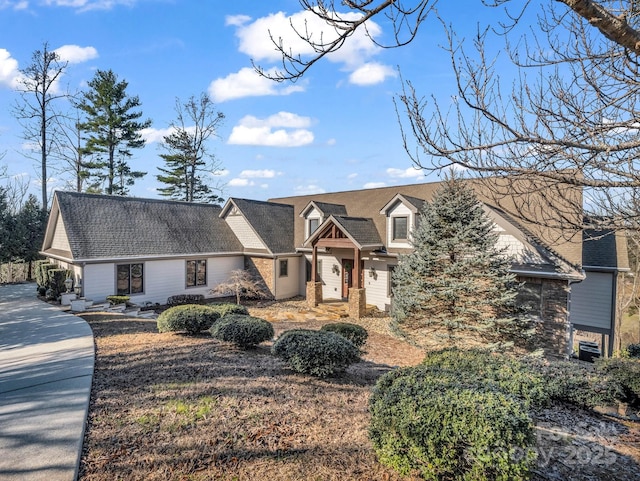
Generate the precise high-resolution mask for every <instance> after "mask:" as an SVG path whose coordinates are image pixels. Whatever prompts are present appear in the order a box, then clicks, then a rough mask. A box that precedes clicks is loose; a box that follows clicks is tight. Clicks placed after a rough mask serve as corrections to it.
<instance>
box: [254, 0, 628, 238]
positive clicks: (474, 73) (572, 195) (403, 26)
mask: <svg viewBox="0 0 640 481" xmlns="http://www.w3.org/2000/svg"><path fill="white" fill-rule="evenodd" d="M483 3H484V4H485V5H487V6H493V7H498V6H510V7H512V10H513V8H515V9H516V12H515V14H511V15H507V17H506V19H507V23H500V22H496V23H497V24H496V25H491V26H490V27H493V28H487V29H486V30H481V31H480V32H479V33H478V35H477V36H476V37H475V38H474V51H473V52H472V51H470V50H469V49H468V45H464V44H463V42H462V41H461V40H459V39H458V38H457V37H456V34H455V21H454V22H453V25H452V26H449V25H447V24H446V23H445V21H444V20H441V21H442V25H443V26H444V31H445V32H446V39H447V42H446V46H445V48H446V49H448V52H449V54H450V58H451V65H452V68H453V72H454V73H455V77H456V84H455V85H454V91H453V92H452V93H451V94H452V101H451V102H446V103H443V101H442V100H440V103H439V102H438V101H437V100H436V97H435V96H431V97H429V96H427V97H424V96H422V94H420V93H418V92H416V90H415V89H414V87H413V85H412V83H411V82H410V81H406V82H404V85H405V87H404V90H403V92H402V93H401V94H400V95H399V97H398V103H397V110H398V111H399V117H400V120H401V124H403V138H404V142H405V148H406V150H407V152H408V153H409V155H410V156H411V158H412V160H413V161H414V163H415V164H416V166H417V167H418V168H424V169H427V170H440V169H442V168H443V167H450V166H452V165H453V166H458V167H461V168H464V169H466V170H467V171H468V172H469V173H473V174H475V175H476V176H477V177H481V178H482V177H488V176H491V177H493V178H494V179H495V178H496V177H498V178H500V177H507V176H508V177H510V178H517V179H519V180H520V182H519V183H518V185H517V186H516V187H515V188H514V186H513V185H511V184H510V183H498V185H499V188H495V186H494V188H493V191H492V192H487V194H490V195H491V196H492V197H493V201H494V203H495V204H496V205H498V206H501V205H502V200H503V199H506V197H507V196H512V195H513V194H515V195H517V196H519V197H520V199H521V200H520V202H519V204H518V206H517V207H518V208H519V209H520V211H519V212H518V215H519V216H520V217H522V218H523V219H525V220H528V221H535V222H536V223H541V224H543V225H545V226H549V227H563V228H566V227H568V226H573V227H575V228H576V230H578V229H580V228H582V227H583V226H584V223H583V220H587V221H588V222H589V223H590V225H592V226H593V224H596V225H597V226H598V227H614V228H627V227H629V226H630V224H631V225H635V224H636V221H637V220H638V216H639V213H638V212H637V211H634V210H630V209H629V207H628V206H629V205H630V203H629V196H630V194H631V192H633V190H634V189H637V188H638V187H640V174H639V173H638V168H637V167H638V161H639V160H640V135H638V134H639V133H640V124H639V123H638V121H637V119H638V117H639V113H640V112H638V109H639V108H640V88H639V87H640V81H639V80H638V79H640V75H639V74H640V65H639V63H638V53H640V21H639V20H640V19H639V17H638V15H639V14H640V11H639V10H638V8H637V6H636V2H633V1H613V0H601V1H589V0H555V1H553V0H550V1H549V2H548V4H545V5H546V6H545V7H544V8H542V9H541V10H540V11H539V12H538V26H537V28H535V27H534V28H531V29H530V31H528V32H527V33H524V34H523V33H522V32H521V31H519V30H518V28H517V27H518V26H519V24H518V22H519V20H520V19H521V18H522V14H523V12H524V9H526V8H533V6H531V5H529V2H524V6H521V7H520V8H519V5H518V4H516V2H512V1H510V0H493V1H491V0H486V1H483ZM301 4H302V6H303V8H305V9H306V10H308V11H309V12H313V13H314V14H315V15H316V16H318V17H320V18H321V19H322V20H324V22H325V23H326V25H327V27H328V31H329V32H332V33H333V35H324V36H317V32H316V35H315V36H314V35H313V34H314V32H310V31H306V30H304V29H300V28H298V29H297V30H296V32H297V34H298V36H299V37H300V38H301V39H302V40H304V41H306V42H307V43H308V44H309V45H310V46H312V47H313V50H314V52H315V54H314V55H311V56H309V57H304V56H300V55H296V54H294V53H293V52H292V51H291V50H290V49H289V47H288V46H287V45H285V44H283V42H282V40H281V39H280V38H279V37H277V36H276V35H274V34H273V33H272V35H273V37H272V38H273V41H274V43H275V45H276V47H277V48H278V49H279V50H280V52H281V53H282V59H283V66H282V69H281V71H280V72H279V73H276V74H275V75H272V78H275V79H277V80H285V79H289V80H295V79H297V78H299V77H300V76H302V75H303V74H304V73H305V72H306V71H307V69H308V68H309V67H311V66H312V65H313V64H314V63H315V62H317V61H318V60H319V59H321V58H322V57H324V56H325V55H327V54H329V53H331V52H333V51H336V50H338V49H339V48H341V47H342V45H343V44H344V42H345V41H347V39H348V38H349V36H351V35H353V34H354V32H356V31H357V30H359V29H363V30H365V32H366V31H367V21H368V20H373V19H375V18H380V17H382V16H386V17H387V19H388V20H389V21H390V23H391V25H392V26H393V33H394V36H393V40H392V42H391V43H390V44H387V45H384V46H385V47H398V46H402V45H405V44H407V43H409V42H412V41H414V40H415V39H416V37H417V35H418V33H419V30H420V27H421V25H422V24H423V23H424V22H425V20H426V19H427V17H428V16H429V15H435V16H436V17H437V15H438V14H437V12H436V11H435V7H436V5H437V0H422V1H419V0H415V1H394V0H380V1H377V2H376V1H371V0H361V1H349V2H341V3H340V5H337V2H333V1H330V2H320V1H310V0H301ZM337 10H340V12H342V13H338V12H337ZM354 12H355V13H358V14H360V15H359V16H355V17H354V16H353V13H354ZM292 27H293V26H292ZM523 27H524V26H523ZM496 34H498V35H502V36H504V40H505V46H506V49H505V50H506V53H507V54H508V56H509V60H510V61H511V62H512V63H513V64H514V65H515V66H516V67H517V69H516V70H515V71H516V74H515V76H514V78H512V79H508V78H507V79H504V78H500V75H499V74H498V73H497V72H496V70H495V69H496V67H495V65H496V64H495V59H496V58H495V55H497V53H495V54H492V53H491V52H489V51H488V49H487V48H486V42H485V41H486V39H487V36H488V35H496ZM514 36H515V39H516V40H515V41H514ZM370 37H371V36H370ZM372 41H374V42H376V43H377V40H376V39H375V38H372ZM262 74H263V75H266V74H265V72H264V71H262ZM400 111H404V112H400ZM487 185H491V184H487ZM541 186H543V188H544V190H545V191H546V192H547V193H548V194H547V195H545V196H544V198H545V199H546V200H547V202H548V203H549V206H550V207H553V208H556V207H557V206H558V205H562V206H563V208H562V210H560V211H557V212H555V213H553V214H552V215H548V216H546V217H544V218H540V212H541V211H543V210H544V209H541V208H540V207H539V206H538V205H536V202H539V201H540V198H541V197H540V195H539V194H540V192H541V190H542V187H541ZM572 186H573V187H576V189H572ZM581 190H582V191H583V192H584V197H583V196H582V195H577V194H576V192H579V191H581ZM531 193H534V194H536V202H533V201H531V202H530V201H528V200H527V196H528V195H529V194H531ZM567 193H568V195H567ZM559 199H561V200H562V202H558V200H559ZM583 207H584V208H585V213H586V214H587V215H585V216H584V217H583V216H582V215H578V216H576V215H575V214H574V215H572V212H573V213H575V212H582V208H583ZM605 223H606V226H605V225H603V224H605Z"/></svg>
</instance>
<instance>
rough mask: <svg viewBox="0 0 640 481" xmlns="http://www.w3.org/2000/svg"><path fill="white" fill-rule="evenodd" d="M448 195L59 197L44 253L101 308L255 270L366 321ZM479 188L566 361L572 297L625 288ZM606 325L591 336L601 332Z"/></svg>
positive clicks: (278, 292) (385, 299) (382, 303)
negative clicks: (591, 287) (437, 203)
mask: <svg viewBox="0 0 640 481" xmlns="http://www.w3.org/2000/svg"><path fill="white" fill-rule="evenodd" d="M498 182H503V180H499V181H498ZM505 185H507V184H505ZM508 185H510V186H514V188H515V187H517V186H516V185H515V184H508ZM438 186H439V184H438V183H426V184H413V185H406V186H394V187H383V188H377V189H368V190H356V191H349V192H336V193H325V194H316V195H306V196H295V197H286V198H277V199H271V200H269V201H257V200H248V199H238V198H231V199H229V200H228V201H227V202H226V204H225V205H224V206H223V207H221V208H220V207H215V206H210V205H203V204H189V203H183V202H176V201H167V200H157V199H137V198H128V197H115V196H105V195H94V194H83V193H72V192H56V193H55V196H54V199H53V203H52V208H51V214H50V218H49V222H48V226H47V231H46V236H45V241H44V245H43V250H42V253H43V254H44V255H45V256H46V257H48V258H49V259H51V260H52V261H54V262H56V263H58V264H59V265H60V266H61V267H64V268H68V269H70V270H71V271H72V272H73V273H74V278H75V281H76V282H78V283H81V285H82V290H83V294H84V296H85V297H86V298H91V299H94V300H102V299H104V298H106V296H108V295H112V294H128V295H130V296H131V299H132V301H133V302H136V303H138V304H142V303H145V302H159V303H164V302H166V299H167V297H169V296H172V295H176V294H185V293H196V294H204V295H205V296H211V294H210V290H211V289H212V288H213V287H215V286H216V285H217V284H218V283H220V282H222V281H223V280H225V279H226V278H227V276H228V275H229V273H230V272H231V271H232V270H234V269H248V270H251V271H252V272H254V273H255V274H256V275H257V276H259V277H260V279H261V280H262V281H263V282H264V284H265V287H266V288H267V289H268V291H269V292H270V294H271V295H272V296H273V297H274V298H275V299H286V298H291V297H294V296H298V295H302V296H306V298H307V301H308V303H309V304H310V305H317V304H319V303H321V302H324V301H326V300H329V299H337V300H344V301H346V302H348V304H349V310H350V314H351V315H352V316H354V317H360V316H361V315H363V313H364V312H365V309H366V306H376V307H377V308H379V309H381V310H388V309H389V308H390V305H391V303H392V294H391V273H392V272H393V268H394V266H396V265H397V262H398V256H399V255H401V254H402V253H405V252H409V251H410V249H411V230H412V228H413V227H414V226H416V225H417V223H418V222H419V216H420V210H421V207H422V205H423V204H424V202H426V201H429V200H430V199H431V198H432V195H433V193H434V192H435V190H436V189H437V188H438ZM473 186H474V188H475V189H476V192H478V193H479V197H480V198H481V200H484V204H483V207H484V209H485V211H486V213H487V214H488V215H489V216H490V218H491V219H492V220H493V221H494V223H495V229H496V230H497V232H498V233H499V243H500V245H501V246H503V247H505V248H506V249H507V252H508V253H509V254H510V255H512V256H513V259H514V262H513V265H512V271H513V272H514V273H515V274H516V275H517V276H518V279H519V280H520V281H521V282H523V288H522V290H521V296H520V300H521V302H523V303H526V304H527V305H528V306H529V307H530V308H531V312H532V314H533V315H535V316H536V317H537V318H538V319H539V320H540V325H541V326H542V327H543V330H544V332H545V336H546V338H547V342H546V343H545V344H546V348H547V350H548V353H549V354H550V355H556V356H561V357H562V356H566V355H567V354H568V353H569V349H570V348H569V346H570V342H571V332H572V330H571V324H570V322H571V316H570V313H569V305H570V300H571V291H572V289H574V288H575V285H577V283H580V282H584V281H585V280H586V279H588V278H589V276H590V275H591V274H590V272H592V273H593V279H590V280H589V282H595V284H597V289H600V288H607V289H609V290H610V291H611V292H610V299H612V300H613V301H612V302H615V289H614V286H613V285H610V284H607V285H605V284H604V283H602V282H598V281H597V280H596V278H597V277H599V276H598V274H600V273H601V272H602V271H601V270H599V268H598V269H595V270H592V271H586V269H583V263H584V262H583V244H584V243H585V242H584V239H583V235H582V233H581V232H577V231H575V230H570V229H560V228H549V227H541V226H540V225H538V224H537V223H536V222H535V219H534V220H533V221H532V220H531V219H529V220H524V219H523V218H521V217H520V216H519V215H518V214H519V209H521V208H522V205H523V203H522V202H519V201H518V199H517V198H516V197H514V196H512V197H513V198H510V199H507V200H508V202H502V203H501V204H500V205H493V204H492V203H490V202H488V199H483V197H482V193H483V192H484V190H483V188H482V186H481V185H479V184H477V183H476V184H473ZM538 210H539V209H538ZM610 237H611V238H614V239H616V237H615V236H610ZM605 244H606V243H603V242H599V241H593V243H592V244H589V251H587V250H585V251H584V252H585V253H586V252H590V250H591V249H592V248H593V250H594V251H595V252H597V251H598V249H599V248H601V247H603V248H606V247H607V246H606V245H605ZM615 262H616V263H617V264H616V266H609V268H612V269H615V270H616V272H619V270H618V264H619V261H618V259H617V257H616V259H615ZM590 267H594V266H590ZM585 273H586V275H585ZM592 303H593V299H592V298H590V296H589V295H583V296H581V297H580V300H579V301H576V300H575V299H574V302H573V303H572V304H571V309H572V312H573V310H576V312H579V311H580V310H582V311H589V310H590V309H591V307H590V304H592ZM595 324H597V322H595V323H594V322H592V323H591V324H589V323H586V324H584V323H583V324H580V327H581V329H600V325H599V324H598V325H595ZM598 332H599V331H598ZM607 335H610V336H612V335H613V330H610V331H608V333H607Z"/></svg>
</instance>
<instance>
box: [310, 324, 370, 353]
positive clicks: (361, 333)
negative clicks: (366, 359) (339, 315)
mask: <svg viewBox="0 0 640 481" xmlns="http://www.w3.org/2000/svg"><path fill="white" fill-rule="evenodd" d="M320 330H321V331H329V332H335V333H336V334H340V335H341V336H342V337H344V338H345V339H346V340H348V341H351V343H352V344H353V345H354V346H356V347H362V346H364V345H365V343H366V342H367V338H368V337H369V333H368V332H367V330H366V329H365V328H364V327H362V326H359V325H358V324H352V323H350V322H335V323H332V324H325V325H324V326H322V328H321V329H320Z"/></svg>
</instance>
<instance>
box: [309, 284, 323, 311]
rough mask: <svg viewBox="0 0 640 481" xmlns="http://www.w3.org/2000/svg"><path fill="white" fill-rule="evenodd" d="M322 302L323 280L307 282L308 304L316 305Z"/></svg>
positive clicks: (310, 305)
mask: <svg viewBox="0 0 640 481" xmlns="http://www.w3.org/2000/svg"><path fill="white" fill-rule="evenodd" d="M321 303H322V282H313V281H309V282H307V305H308V306H309V307H316V306H317V305H318V304H321Z"/></svg>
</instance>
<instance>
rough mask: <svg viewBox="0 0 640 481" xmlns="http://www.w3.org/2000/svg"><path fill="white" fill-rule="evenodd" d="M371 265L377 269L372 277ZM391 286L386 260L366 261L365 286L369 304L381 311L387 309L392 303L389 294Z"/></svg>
mask: <svg viewBox="0 0 640 481" xmlns="http://www.w3.org/2000/svg"><path fill="white" fill-rule="evenodd" d="M371 267H373V268H374V269H375V276H374V277H370V276H369V274H370V272H371ZM388 286H389V271H387V263H386V262H384V261H365V263H364V287H365V289H366V290H367V291H366V296H367V304H371V305H374V306H376V307H377V308H378V309H380V310H381V311H384V310H386V308H387V306H389V304H390V303H391V299H390V298H389V297H388V296H387V293H388Z"/></svg>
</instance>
